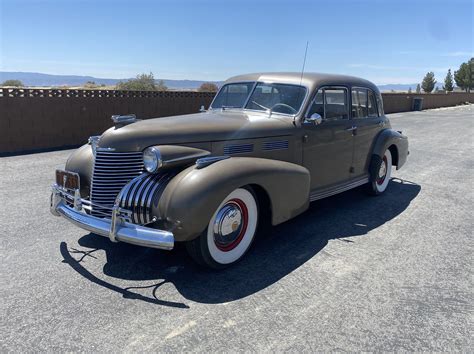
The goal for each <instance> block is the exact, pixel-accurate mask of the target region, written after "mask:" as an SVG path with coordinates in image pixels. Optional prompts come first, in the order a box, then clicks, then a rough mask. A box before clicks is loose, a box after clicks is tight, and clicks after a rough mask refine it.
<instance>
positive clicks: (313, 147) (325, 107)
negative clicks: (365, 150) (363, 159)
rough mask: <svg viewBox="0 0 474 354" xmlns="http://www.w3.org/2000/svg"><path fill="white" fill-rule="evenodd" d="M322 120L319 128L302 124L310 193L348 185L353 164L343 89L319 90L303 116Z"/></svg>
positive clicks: (304, 161)
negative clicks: (333, 186) (316, 117)
mask: <svg viewBox="0 0 474 354" xmlns="http://www.w3.org/2000/svg"><path fill="white" fill-rule="evenodd" d="M314 113H317V114H319V115H320V116H321V117H322V120H321V123H320V124H315V123H314V122H312V121H311V120H310V119H305V120H303V124H302V128H303V130H304V144H303V165H304V166H305V167H306V168H307V169H308V170H309V171H310V173H311V190H315V189H318V188H322V187H327V186H330V185H333V184H338V183H342V182H344V181H347V180H348V179H349V177H350V174H349V170H350V167H351V162H352V151H353V141H352V123H351V121H350V119H349V99H348V89H347V88H346V87H336V86H333V87H331V86H328V87H323V88H320V89H319V90H318V92H317V93H316V95H315V97H314V98H313V101H312V103H311V104H310V108H309V110H308V112H307V114H306V117H307V118H310V117H311V116H312V115H313V114H314Z"/></svg>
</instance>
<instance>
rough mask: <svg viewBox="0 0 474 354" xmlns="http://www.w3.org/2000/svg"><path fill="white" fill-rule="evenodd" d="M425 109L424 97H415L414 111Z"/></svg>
mask: <svg viewBox="0 0 474 354" xmlns="http://www.w3.org/2000/svg"><path fill="white" fill-rule="evenodd" d="M422 109H423V97H413V110H414V111H421V110H422Z"/></svg>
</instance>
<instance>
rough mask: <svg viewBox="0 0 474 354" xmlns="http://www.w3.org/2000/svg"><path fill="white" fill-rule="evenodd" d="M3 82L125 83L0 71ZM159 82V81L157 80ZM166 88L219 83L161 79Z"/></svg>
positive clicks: (88, 77)
mask: <svg viewBox="0 0 474 354" xmlns="http://www.w3.org/2000/svg"><path fill="white" fill-rule="evenodd" d="M5 80H20V81H21V82H22V83H23V84H24V85H25V86H40V87H42V86H45V87H48V86H82V85H84V84H85V83H86V82H87V81H93V82H95V83H96V84H97V85H106V86H112V85H116V84H117V83H118V82H119V81H126V80H129V78H125V79H106V78H99V77H93V76H78V75H50V74H41V73H30V72H10V71H0V84H1V83H2V82H4V81H5ZM157 80H160V79H157ZM163 81H164V83H165V85H166V86H168V88H170V89H173V90H195V89H197V88H198V87H199V86H201V85H202V84H203V83H204V82H213V83H215V84H217V85H219V84H221V82H215V81H200V80H169V79H163Z"/></svg>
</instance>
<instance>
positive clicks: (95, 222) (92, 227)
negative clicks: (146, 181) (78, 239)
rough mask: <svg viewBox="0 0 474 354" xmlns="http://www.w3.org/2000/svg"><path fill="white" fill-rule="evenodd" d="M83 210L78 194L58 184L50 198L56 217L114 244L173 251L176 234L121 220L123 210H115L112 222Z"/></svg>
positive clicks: (54, 186) (53, 188) (52, 210)
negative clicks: (129, 244) (123, 243)
mask: <svg viewBox="0 0 474 354" xmlns="http://www.w3.org/2000/svg"><path fill="white" fill-rule="evenodd" d="M66 200H68V201H69V204H70V205H71V206H70V205H68V203H67V202H66ZM82 210H83V208H82V203H81V198H80V195H79V191H75V193H74V194H71V193H69V191H65V190H64V189H63V188H61V187H59V186H58V185H57V184H53V186H52V195H51V213H52V214H53V215H55V216H62V217H64V218H66V219H67V220H69V221H70V222H72V223H73V224H75V225H77V226H79V227H80V228H83V229H84V230H87V231H90V232H92V233H94V234H97V235H100V236H105V237H108V238H109V239H110V240H111V241H113V242H117V241H121V242H126V243H131V244H134V245H138V246H145V247H151V248H158V249H163V250H171V249H173V247H174V236H173V233H171V232H169V231H164V230H157V229H153V228H150V227H145V226H142V225H136V224H132V223H130V222H127V221H125V219H124V218H123V217H122V214H121V210H120V208H118V207H116V206H114V209H113V212H112V219H107V218H98V217H95V216H92V215H88V214H86V213H84V212H83V211H82Z"/></svg>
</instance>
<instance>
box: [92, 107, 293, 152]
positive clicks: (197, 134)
mask: <svg viewBox="0 0 474 354" xmlns="http://www.w3.org/2000/svg"><path fill="white" fill-rule="evenodd" d="M293 129H294V125H293V118H292V117H282V116H276V115H274V116H272V117H268V115H266V114H260V113H252V112H245V111H237V112H236V111H209V112H203V113H196V114H187V115H181V116H173V117H164V118H153V119H146V120H142V121H138V122H136V123H133V124H129V125H126V126H123V127H120V128H116V127H113V128H110V129H108V130H107V131H105V132H104V134H103V135H102V137H101V138H100V141H99V145H98V146H99V147H101V148H113V149H115V151H141V150H143V149H145V148H146V147H148V146H152V145H164V144H186V143H198V142H213V141H222V140H237V139H249V138H260V137H271V136H279V135H288V134H290V132H291V131H292V130H293Z"/></svg>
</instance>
